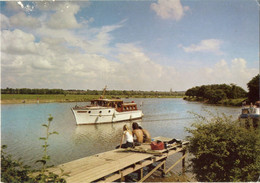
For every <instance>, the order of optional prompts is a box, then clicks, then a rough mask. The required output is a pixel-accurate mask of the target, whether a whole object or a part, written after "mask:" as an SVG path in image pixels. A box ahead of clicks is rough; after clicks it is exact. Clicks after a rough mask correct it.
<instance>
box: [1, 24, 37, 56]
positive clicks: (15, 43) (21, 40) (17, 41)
mask: <svg viewBox="0 0 260 183" xmlns="http://www.w3.org/2000/svg"><path fill="white" fill-rule="evenodd" d="M1 40H2V43H4V44H2V50H1V51H3V52H6V53H9V54H28V53H35V51H36V44H35V43H34V40H35V37H34V35H32V34H28V33H25V32H23V31H21V30H19V29H15V30H14V31H9V30H4V31H2V34H1Z"/></svg>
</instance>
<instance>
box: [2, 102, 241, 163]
mask: <svg viewBox="0 0 260 183" xmlns="http://www.w3.org/2000/svg"><path fill="white" fill-rule="evenodd" d="M132 100H134V101H135V102H136V103H137V104H138V106H139V104H141V103H143V105H142V106H141V107H139V108H141V109H142V110H143V113H144V117H143V119H142V120H139V121H137V122H138V123H139V124H140V125H141V126H142V127H143V128H145V129H147V130H148V131H149V132H150V133H151V136H152V137H155V136H165V137H171V138H178V139H184V138H185V137H186V136H187V135H189V134H188V133H187V132H186V131H185V127H190V125H191V124H192V123H193V122H194V115H192V114H191V113H189V112H195V113H197V114H202V115H206V114H207V113H206V112H205V110H209V111H212V112H214V113H216V112H219V113H225V114H226V115H232V116H233V117H234V119H236V118H237V117H238V114H239V113H240V108H237V107H220V106H212V105H207V104H203V103H198V102H188V101H185V100H183V99H158V98H153V99H150V98H149V99H148V98H145V99H125V100H124V101H132ZM83 104H85V103H77V105H83ZM75 105H76V103H44V104H5V105H1V143H2V145H3V144H5V145H7V146H8V148H7V149H6V152H8V153H9V154H12V155H13V157H14V158H16V159H18V158H22V161H23V162H24V163H25V164H28V165H31V166H35V163H34V162H35V161H36V160H38V159H41V157H42V153H43V150H42V148H41V145H43V141H41V140H39V137H43V136H45V133H44V130H45V127H43V126H42V124H44V123H47V121H48V117H49V115H50V114H51V115H52V116H53V122H52V126H51V131H57V132H58V133H59V134H58V135H55V134H54V135H52V136H50V139H49V141H48V144H49V145H50V146H49V147H48V154H49V155H50V156H51V162H50V163H51V164H53V165H58V164H61V163H65V162H68V161H72V160H75V159H79V158H83V157H85V156H90V155H93V154H96V153H101V152H104V151H109V150H112V149H114V147H115V146H116V145H118V144H119V142H120V139H121V134H122V127H123V125H124V124H128V125H129V126H130V125H131V122H120V123H114V124H98V125H81V126H77V125H76V122H75V119H74V116H73V114H72V111H71V109H70V108H71V107H73V106H75Z"/></svg>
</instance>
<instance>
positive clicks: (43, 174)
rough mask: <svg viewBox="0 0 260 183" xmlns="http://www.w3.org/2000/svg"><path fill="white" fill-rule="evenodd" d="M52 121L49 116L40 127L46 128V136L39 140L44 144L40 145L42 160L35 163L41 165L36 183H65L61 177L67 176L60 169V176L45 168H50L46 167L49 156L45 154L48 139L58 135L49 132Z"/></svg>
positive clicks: (54, 132)
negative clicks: (46, 121)
mask: <svg viewBox="0 0 260 183" xmlns="http://www.w3.org/2000/svg"><path fill="white" fill-rule="evenodd" d="M52 120H53V117H52V116H51V115H50V116H49V118H48V123H47V124H43V125H42V126H43V127H45V128H46V136H45V137H40V138H39V139H40V140H43V141H44V144H43V145H42V148H43V156H42V159H40V160H37V161H36V163H41V164H42V168H41V170H40V174H38V175H37V176H36V177H35V179H36V180H37V182H66V181H65V179H64V178H62V176H67V174H64V171H63V170H62V169H61V175H57V174H54V173H53V172H49V170H48V169H47V168H49V167H52V166H47V162H48V161H49V160H50V156H49V155H48V153H47V148H48V147H49V144H48V139H49V137H50V135H53V134H58V132H56V131H53V132H50V125H51V122H52Z"/></svg>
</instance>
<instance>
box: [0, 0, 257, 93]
mask: <svg viewBox="0 0 260 183" xmlns="http://www.w3.org/2000/svg"><path fill="white" fill-rule="evenodd" d="M0 3H1V14H0V16H1V88H6V87H9V88H46V87H47V88H53V89H57V88H60V89H64V90H68V89H70V88H75V90H88V89H89V90H102V89H103V88H104V86H105V85H108V86H110V87H109V88H113V89H114V90H134V91H138V90H140V91H170V90H171V89H172V90H173V91H186V90H188V89H190V88H192V87H195V86H201V85H210V84H227V85H229V84H231V83H234V84H235V85H237V86H240V87H242V88H243V89H244V90H246V91H248V89H247V83H248V82H249V81H250V80H251V79H252V78H253V77H254V76H256V75H257V74H259V4H258V1H255V0H247V1H245V0H227V1H219V0H211V1H209V0H208V1H204V0H199V1H192V0H151V1H62V2H61V1H42V2H40V1H35V2H29V1H1V2H0ZM61 20H62V21H61Z"/></svg>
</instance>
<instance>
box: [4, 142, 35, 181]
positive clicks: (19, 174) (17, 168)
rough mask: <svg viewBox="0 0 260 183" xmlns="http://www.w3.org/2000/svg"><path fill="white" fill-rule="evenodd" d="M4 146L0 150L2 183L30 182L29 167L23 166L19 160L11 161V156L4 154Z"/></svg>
mask: <svg viewBox="0 0 260 183" xmlns="http://www.w3.org/2000/svg"><path fill="white" fill-rule="evenodd" d="M6 148H7V146H6V145H2V148H1V181H2V182H28V181H32V180H31V178H30V177H29V176H28V174H29V173H30V170H29V168H30V167H29V166H27V165H23V162H21V160H20V159H19V160H13V158H12V156H11V155H8V154H7V153H6V152H4V149H6Z"/></svg>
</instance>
